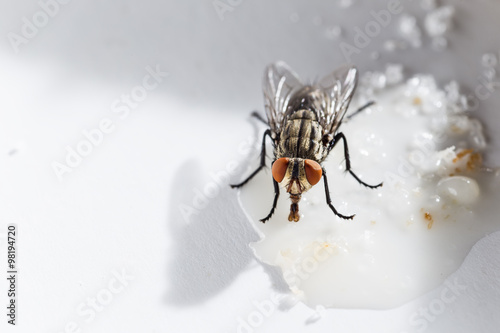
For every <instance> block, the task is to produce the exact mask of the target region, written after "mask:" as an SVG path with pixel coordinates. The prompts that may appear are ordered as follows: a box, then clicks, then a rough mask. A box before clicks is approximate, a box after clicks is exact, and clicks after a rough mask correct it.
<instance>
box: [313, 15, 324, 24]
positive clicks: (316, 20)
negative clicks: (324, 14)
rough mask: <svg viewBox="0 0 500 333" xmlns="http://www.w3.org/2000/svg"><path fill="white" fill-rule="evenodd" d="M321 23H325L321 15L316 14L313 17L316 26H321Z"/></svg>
mask: <svg viewBox="0 0 500 333" xmlns="http://www.w3.org/2000/svg"><path fill="white" fill-rule="evenodd" d="M321 23H323V19H322V18H321V16H315V17H314V18H313V24H314V25H315V26H320V25H321Z"/></svg>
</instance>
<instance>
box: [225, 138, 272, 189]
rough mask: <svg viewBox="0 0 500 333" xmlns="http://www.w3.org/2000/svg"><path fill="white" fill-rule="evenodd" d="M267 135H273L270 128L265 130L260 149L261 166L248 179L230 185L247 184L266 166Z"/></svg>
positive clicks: (234, 186)
mask: <svg viewBox="0 0 500 333" xmlns="http://www.w3.org/2000/svg"><path fill="white" fill-rule="evenodd" d="M266 135H268V136H269V137H271V130H270V129H267V130H266V131H265V132H264V136H263V138H262V149H261V151H260V165H259V167H258V168H257V170H255V171H254V172H253V173H252V174H251V175H250V176H248V178H247V179H245V180H244V181H242V182H241V183H239V184H235V185H234V184H233V185H230V186H231V187H232V188H237V187H241V186H243V185H245V184H246V183H247V182H248V181H249V180H250V179H252V178H253V177H254V176H255V175H256V174H257V173H259V171H260V170H262V168H263V167H265V166H266Z"/></svg>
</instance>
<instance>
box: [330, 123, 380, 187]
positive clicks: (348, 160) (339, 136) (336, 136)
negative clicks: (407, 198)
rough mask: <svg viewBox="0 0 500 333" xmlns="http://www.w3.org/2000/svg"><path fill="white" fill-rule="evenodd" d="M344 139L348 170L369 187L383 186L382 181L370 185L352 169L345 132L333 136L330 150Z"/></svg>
mask: <svg viewBox="0 0 500 333" xmlns="http://www.w3.org/2000/svg"><path fill="white" fill-rule="evenodd" d="M340 139H342V140H344V157H345V168H346V171H349V173H350V174H351V175H352V176H353V177H354V178H355V179H356V180H357V181H358V182H359V183H360V184H363V185H365V186H366V187H369V188H377V187H379V186H382V184H383V183H380V184H377V185H369V184H367V183H365V182H364V181H362V180H361V179H359V177H358V176H356V174H355V173H354V172H353V171H352V170H351V161H350V159H349V148H348V147H347V139H346V138H345V136H344V133H337V134H336V135H335V136H334V137H333V141H332V145H331V146H330V147H331V148H330V149H329V150H328V151H330V150H332V149H333V147H335V145H336V144H337V142H339V140H340Z"/></svg>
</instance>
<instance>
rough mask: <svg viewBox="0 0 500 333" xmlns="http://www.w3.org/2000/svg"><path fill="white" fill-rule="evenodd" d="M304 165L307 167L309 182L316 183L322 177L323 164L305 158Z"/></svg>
mask: <svg viewBox="0 0 500 333" xmlns="http://www.w3.org/2000/svg"><path fill="white" fill-rule="evenodd" d="M304 166H305V168H306V178H307V181H308V182H309V184H311V185H316V184H317V183H318V182H319V180H320V179H321V175H322V174H323V171H322V169H321V165H319V163H318V162H315V161H313V160H305V161H304Z"/></svg>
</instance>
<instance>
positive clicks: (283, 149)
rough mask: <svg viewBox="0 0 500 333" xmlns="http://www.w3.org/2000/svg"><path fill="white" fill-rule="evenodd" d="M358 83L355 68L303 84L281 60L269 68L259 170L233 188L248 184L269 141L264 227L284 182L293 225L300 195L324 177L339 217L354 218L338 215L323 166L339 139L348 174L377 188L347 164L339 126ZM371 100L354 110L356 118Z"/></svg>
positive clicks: (272, 211)
mask: <svg viewBox="0 0 500 333" xmlns="http://www.w3.org/2000/svg"><path fill="white" fill-rule="evenodd" d="M357 81H358V74H357V70H356V68H355V67H352V66H348V65H344V66H343V67H340V68H338V69H337V70H335V71H334V72H333V73H331V74H329V75H327V76H325V77H324V78H322V79H321V80H319V81H318V82H317V83H314V84H310V85H307V84H306V85H305V84H302V82H301V81H300V79H299V78H298V76H297V75H296V74H295V73H294V72H293V71H292V70H291V69H290V68H289V67H288V66H287V65H286V64H285V63H283V62H277V63H274V64H271V65H269V66H268V67H267V69H266V71H265V75H264V100H265V103H266V105H265V109H266V116H267V120H265V119H264V118H262V117H261V116H260V115H259V114H258V113H257V112H254V113H252V116H254V117H256V118H258V119H259V120H261V121H262V122H264V123H265V124H266V125H268V128H267V129H266V131H265V132H264V136H263V139H262V148H261V155H260V166H259V167H258V168H257V170H255V171H254V172H253V173H252V174H251V175H250V176H248V177H247V178H246V179H245V180H244V181H243V182H241V183H239V184H236V185H231V187H233V188H237V187H241V186H243V185H245V184H246V183H247V182H248V181H249V180H250V179H252V178H253V177H254V176H255V175H256V174H257V173H258V172H259V171H260V170H262V168H263V167H265V165H266V161H265V159H266V137H270V138H271V140H272V143H273V147H274V159H273V163H272V167H271V171H272V176H273V184H274V201H273V206H272V208H271V211H270V212H269V214H268V215H267V216H266V217H264V218H263V219H261V221H262V222H263V223H265V222H266V221H267V220H269V219H270V218H271V216H272V215H273V213H274V211H275V209H276V204H277V202H278V197H279V195H280V188H279V185H278V184H281V185H282V186H283V188H284V189H285V190H286V192H287V193H289V194H290V200H291V202H292V203H291V206H290V214H289V216H288V220H289V221H294V222H298V221H299V219H300V215H299V201H300V198H301V196H302V193H304V192H307V191H308V190H309V189H310V188H311V187H312V186H314V185H316V184H317V183H318V182H319V181H320V180H321V178H322V177H323V182H324V187H325V195H326V203H327V204H328V206H329V207H330V208H331V210H332V211H333V213H335V215H337V216H339V217H341V218H343V219H352V218H353V217H354V215H343V214H341V213H339V212H338V211H337V210H336V209H335V207H334V206H333V204H332V201H331V198H330V191H329V190H328V179H327V177H326V171H325V168H324V167H323V166H322V163H323V162H324V161H325V159H326V158H327V156H328V154H329V153H330V151H331V150H332V149H333V148H334V147H335V146H336V144H337V143H338V142H340V141H342V142H343V146H344V157H345V164H346V171H347V172H349V173H350V174H351V175H352V176H353V177H354V178H355V179H356V180H357V181H358V182H359V183H360V184H362V185H364V186H366V187H369V188H377V187H379V186H382V183H380V184H378V185H369V184H367V183H365V182H364V181H362V180H361V179H360V178H359V177H358V176H357V175H356V174H355V173H354V172H353V171H352V170H351V162H350V160H349V149H348V146H347V139H346V137H345V136H344V134H343V133H342V132H339V127H340V125H341V124H342V120H343V119H344V116H345V114H346V112H347V109H348V107H349V103H350V101H351V99H352V96H353V94H354V91H355V90H356V85H357ZM372 104H373V102H370V103H368V104H366V105H364V106H362V107H361V108H360V109H358V110H357V111H355V112H354V113H353V114H351V115H350V116H348V117H347V118H350V117H351V116H353V115H355V114H357V113H358V112H360V111H362V110H363V109H365V108H367V107H368V106H370V105H372Z"/></svg>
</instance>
